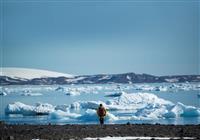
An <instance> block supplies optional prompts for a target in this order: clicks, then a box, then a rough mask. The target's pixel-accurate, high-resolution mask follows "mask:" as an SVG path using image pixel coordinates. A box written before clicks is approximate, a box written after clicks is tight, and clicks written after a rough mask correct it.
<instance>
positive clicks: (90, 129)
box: [0, 122, 200, 140]
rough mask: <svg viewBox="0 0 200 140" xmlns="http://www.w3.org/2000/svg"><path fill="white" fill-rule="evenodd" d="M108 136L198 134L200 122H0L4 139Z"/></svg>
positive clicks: (187, 135) (197, 136)
mask: <svg viewBox="0 0 200 140" xmlns="http://www.w3.org/2000/svg"><path fill="white" fill-rule="evenodd" d="M105 136H110V137H114V136H150V137H195V138H196V139H200V125H160V124H155V125H152V124H109V125H105V126H104V127H101V126H99V125H76V124H74V125H69V124H68V125H50V124H49V125H27V124H24V125H21V124H20V125H11V124H5V123H3V122H1V123H0V137H1V140H9V139H10V140H32V139H45V140H68V139H77V140H79V139H83V138H86V137H105Z"/></svg>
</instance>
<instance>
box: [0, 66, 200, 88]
mask: <svg viewBox="0 0 200 140" xmlns="http://www.w3.org/2000/svg"><path fill="white" fill-rule="evenodd" d="M162 82H168V83H178V82H200V75H174V76H153V75H149V74H135V73H123V74H99V75H81V76H73V75H69V74H64V73H57V72H52V71H45V70H35V69H21V68H2V70H1V74H0V85H53V84H111V83H119V84H120V83H122V84H126V83H129V84H130V83H162Z"/></svg>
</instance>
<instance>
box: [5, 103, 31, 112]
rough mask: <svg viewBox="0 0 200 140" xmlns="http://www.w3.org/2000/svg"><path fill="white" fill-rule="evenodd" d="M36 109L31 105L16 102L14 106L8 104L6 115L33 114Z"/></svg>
mask: <svg viewBox="0 0 200 140" xmlns="http://www.w3.org/2000/svg"><path fill="white" fill-rule="evenodd" d="M33 111H34V107H33V106H30V105H26V104H23V103H21V102H15V103H13V104H8V105H7V107H6V108H5V113H6V114H25V115H26V114H33Z"/></svg>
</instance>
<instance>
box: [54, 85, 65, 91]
mask: <svg viewBox="0 0 200 140" xmlns="http://www.w3.org/2000/svg"><path fill="white" fill-rule="evenodd" d="M55 91H61V92H64V91H65V88H64V87H60V86H59V87H57V88H56V89H55Z"/></svg>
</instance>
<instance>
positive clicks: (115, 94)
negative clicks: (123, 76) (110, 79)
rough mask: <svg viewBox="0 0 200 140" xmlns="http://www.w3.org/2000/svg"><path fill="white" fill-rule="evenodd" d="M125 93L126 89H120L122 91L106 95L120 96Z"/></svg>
mask: <svg viewBox="0 0 200 140" xmlns="http://www.w3.org/2000/svg"><path fill="white" fill-rule="evenodd" d="M124 93H125V92H124V91H120V92H117V93H112V94H108V95H106V96H107V97H118V96H121V95H122V94H124Z"/></svg>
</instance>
